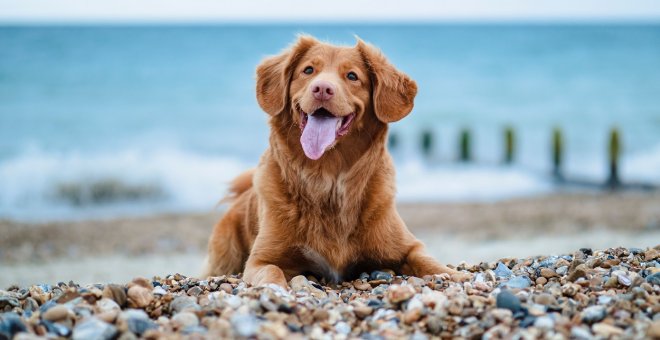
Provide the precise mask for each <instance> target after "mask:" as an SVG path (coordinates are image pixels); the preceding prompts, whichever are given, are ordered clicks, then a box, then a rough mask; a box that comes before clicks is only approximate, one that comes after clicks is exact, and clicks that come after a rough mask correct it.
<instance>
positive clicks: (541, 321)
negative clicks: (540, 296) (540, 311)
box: [534, 315, 555, 330]
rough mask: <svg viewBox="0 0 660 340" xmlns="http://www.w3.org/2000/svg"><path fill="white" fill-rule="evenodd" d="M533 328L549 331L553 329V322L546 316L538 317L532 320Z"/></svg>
mask: <svg viewBox="0 0 660 340" xmlns="http://www.w3.org/2000/svg"><path fill="white" fill-rule="evenodd" d="M534 327H537V328H541V329H546V330H551V329H553V328H554V327H555V321H554V320H553V319H552V318H551V317H549V316H547V315H544V316H539V317H538V318H536V320H534Z"/></svg>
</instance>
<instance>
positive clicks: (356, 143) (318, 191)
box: [268, 112, 389, 206]
mask: <svg viewBox="0 0 660 340" xmlns="http://www.w3.org/2000/svg"><path fill="white" fill-rule="evenodd" d="M386 138H387V124H384V123H382V122H380V121H378V119H377V118H376V117H375V115H373V113H370V112H367V113H366V114H365V117H364V118H363V122H362V126H361V128H359V129H358V128H356V129H355V130H354V131H351V132H350V133H349V134H348V135H347V136H345V137H343V138H342V140H340V141H339V143H338V144H337V145H336V146H335V147H334V148H333V149H330V150H327V151H326V152H325V154H324V155H323V156H322V157H321V158H320V159H318V160H311V159H309V158H307V157H306V156H305V154H304V153H303V150H302V147H301V145H300V133H299V130H298V127H297V126H295V123H294V122H293V120H292V119H291V118H290V116H289V117H287V115H279V116H275V117H273V118H271V135H270V145H271V147H270V150H269V151H268V152H269V153H270V158H271V159H272V160H273V161H275V162H276V163H277V165H278V167H279V168H280V169H281V172H282V180H283V181H284V182H285V183H284V184H285V185H286V186H287V187H288V188H289V191H290V193H291V194H292V195H295V196H298V197H299V198H301V199H303V200H309V201H310V202H319V201H321V202H336V204H337V205H339V206H344V205H345V204H346V202H345V201H346V200H349V201H353V203H356V204H357V203H359V202H357V201H360V200H361V199H362V197H363V193H364V190H365V188H366V187H367V185H369V184H370V179H371V177H372V176H373V175H374V173H375V172H376V171H377V170H378V168H379V167H382V165H383V164H380V163H381V162H382V161H383V160H384V159H389V155H387V157H384V156H386V155H385V154H386V153H387V150H386V148H385V143H386ZM294 178H295V180H293V179H294ZM296 186H299V187H296ZM358 205H361V204H358Z"/></svg>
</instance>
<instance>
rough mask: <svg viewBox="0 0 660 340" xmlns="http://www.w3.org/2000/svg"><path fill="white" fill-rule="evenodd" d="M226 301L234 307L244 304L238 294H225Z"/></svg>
mask: <svg viewBox="0 0 660 340" xmlns="http://www.w3.org/2000/svg"><path fill="white" fill-rule="evenodd" d="M224 301H225V302H226V303H227V305H228V306H229V307H231V308H232V309H237V308H238V307H240V306H241V305H242V304H243V300H242V299H241V298H240V297H238V296H236V295H225V298H224Z"/></svg>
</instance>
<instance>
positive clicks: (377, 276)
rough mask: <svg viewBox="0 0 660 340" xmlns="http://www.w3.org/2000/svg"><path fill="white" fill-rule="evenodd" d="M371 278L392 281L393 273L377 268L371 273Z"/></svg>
mask: <svg viewBox="0 0 660 340" xmlns="http://www.w3.org/2000/svg"><path fill="white" fill-rule="evenodd" d="M369 280H385V281H391V280H392V274H390V273H388V272H383V271H380V270H376V271H374V272H372V273H371V275H369Z"/></svg>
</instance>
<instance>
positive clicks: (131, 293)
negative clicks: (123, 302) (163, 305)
mask: <svg viewBox="0 0 660 340" xmlns="http://www.w3.org/2000/svg"><path fill="white" fill-rule="evenodd" d="M127 295H128V301H129V302H131V303H132V305H133V307H137V308H144V307H146V306H148V305H149V304H150V303H151V301H153V299H154V296H153V295H152V294H151V289H150V288H145V287H143V286H141V285H134V286H132V287H131V288H129V289H128V294H127Z"/></svg>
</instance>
